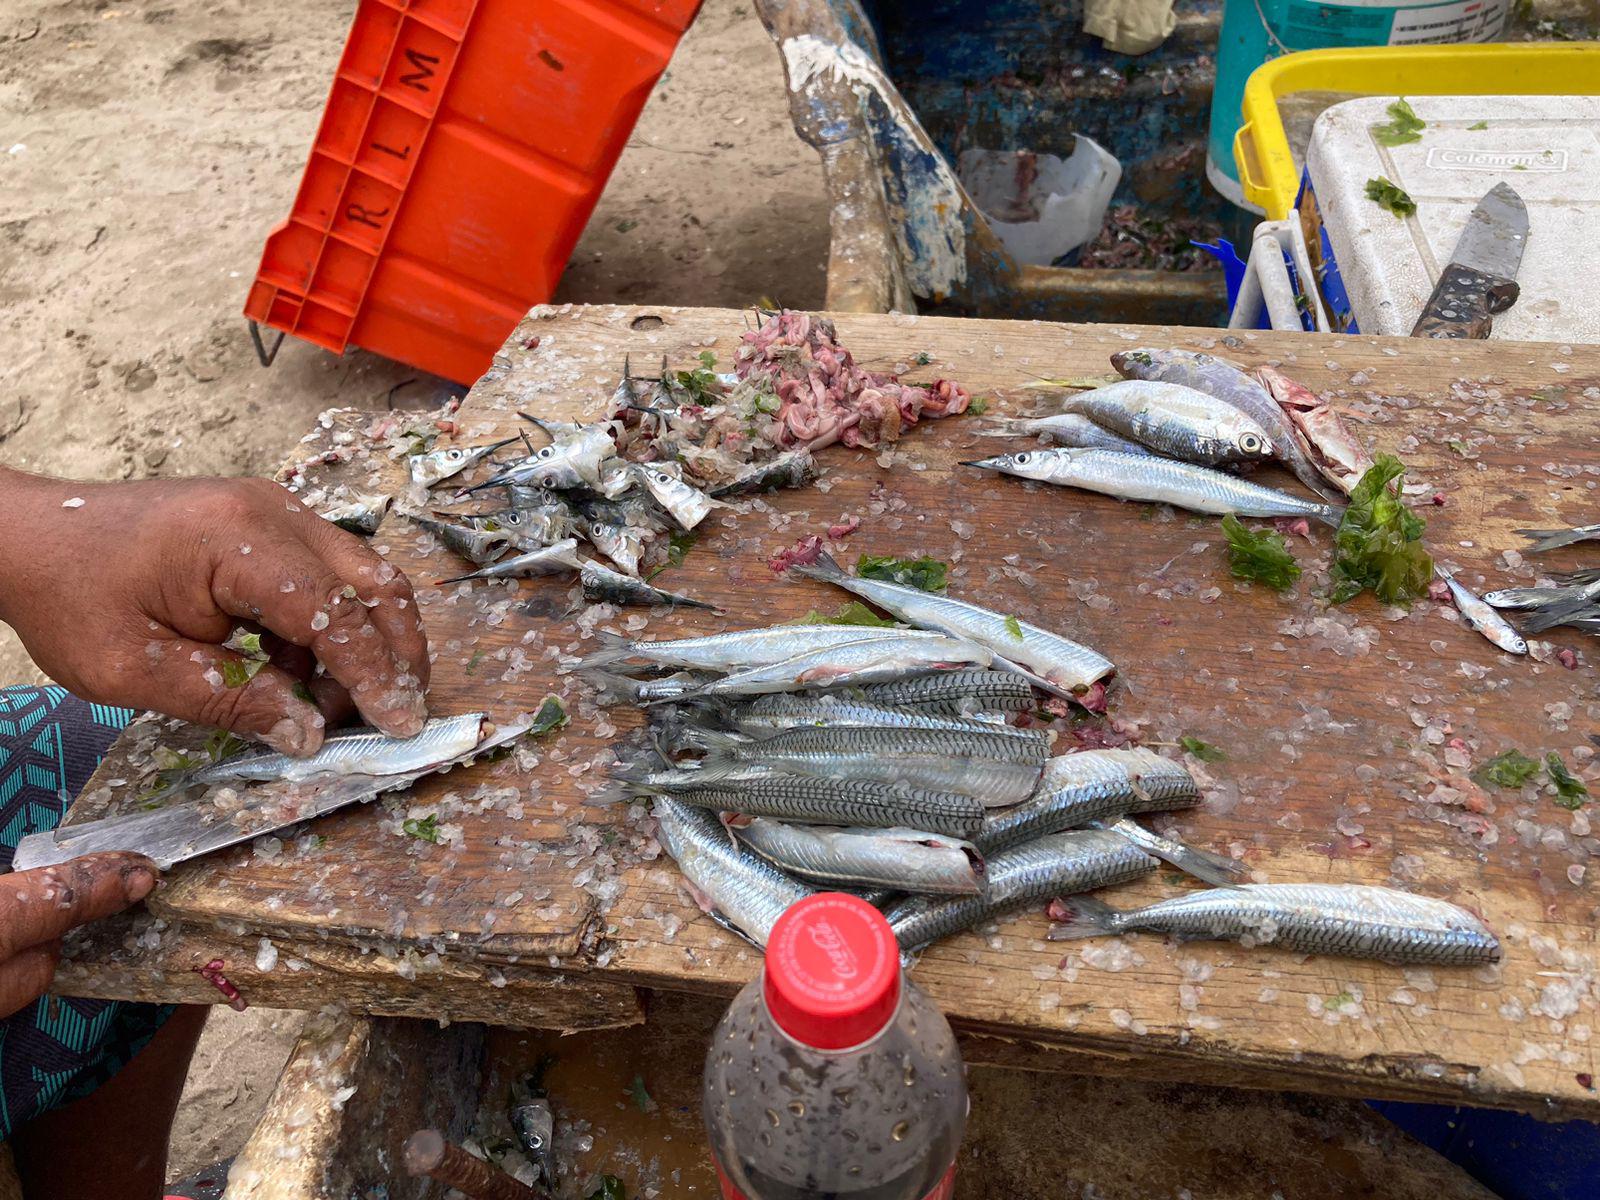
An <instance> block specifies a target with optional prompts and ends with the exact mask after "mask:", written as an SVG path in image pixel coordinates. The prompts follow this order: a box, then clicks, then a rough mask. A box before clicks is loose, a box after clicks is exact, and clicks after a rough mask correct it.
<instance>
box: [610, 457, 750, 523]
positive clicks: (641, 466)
mask: <svg viewBox="0 0 1600 1200" xmlns="http://www.w3.org/2000/svg"><path fill="white" fill-rule="evenodd" d="M633 475H634V477H635V478H636V479H638V480H640V481H641V482H643V484H644V486H645V490H646V491H648V492H649V493H650V495H651V496H652V497H654V498H655V502H656V503H657V504H659V505H661V507H662V508H664V509H666V510H667V513H668V514H669V515H670V516H671V517H672V519H673V520H674V521H676V522H677V523H678V526H679V528H682V529H693V528H695V527H696V526H697V525H699V524H700V522H701V521H704V520H705V519H706V518H707V517H708V516H710V515H711V510H712V509H713V508H726V507H727V506H726V505H725V504H722V503H721V502H720V501H717V500H713V499H712V498H711V497H710V496H708V495H706V494H705V493H704V492H702V491H701V490H700V489H699V488H697V487H694V486H692V485H690V484H687V483H685V482H684V481H683V480H682V479H679V478H678V477H677V476H675V475H673V474H672V473H671V472H670V471H667V470H664V469H663V468H662V466H661V465H660V464H659V463H635V464H634V465H633Z"/></svg>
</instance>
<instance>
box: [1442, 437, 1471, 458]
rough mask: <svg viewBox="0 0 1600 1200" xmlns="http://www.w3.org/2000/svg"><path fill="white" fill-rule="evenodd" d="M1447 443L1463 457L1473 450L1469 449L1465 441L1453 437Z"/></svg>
mask: <svg viewBox="0 0 1600 1200" xmlns="http://www.w3.org/2000/svg"><path fill="white" fill-rule="evenodd" d="M1445 445H1446V446H1449V447H1450V449H1452V450H1454V451H1455V452H1456V453H1457V454H1459V455H1461V457H1462V458H1465V457H1466V456H1467V455H1468V454H1471V453H1472V451H1471V450H1470V449H1468V447H1467V444H1466V443H1465V442H1458V441H1455V440H1454V439H1452V440H1450V441H1448V442H1446V443H1445Z"/></svg>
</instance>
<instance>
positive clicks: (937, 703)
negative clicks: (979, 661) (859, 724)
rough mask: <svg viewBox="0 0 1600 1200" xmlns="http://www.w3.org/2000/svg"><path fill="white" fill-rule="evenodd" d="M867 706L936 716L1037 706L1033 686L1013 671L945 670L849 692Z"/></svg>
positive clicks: (1026, 709)
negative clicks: (881, 705)
mask: <svg viewBox="0 0 1600 1200" xmlns="http://www.w3.org/2000/svg"><path fill="white" fill-rule="evenodd" d="M850 694H852V695H855V696H859V697H860V699H861V700H863V701H864V702H866V703H868V704H886V705H892V706H893V707H895V708H908V709H911V710H913V711H914V712H920V713H931V714H936V715H940V716H947V717H956V716H966V715H968V714H971V713H976V712H990V711H994V712H1007V713H1018V712H1027V711H1029V710H1030V709H1032V708H1033V707H1034V705H1035V704H1036V703H1037V701H1036V699H1035V697H1034V694H1033V685H1032V684H1030V683H1029V682H1028V681H1027V679H1026V678H1024V677H1023V676H1021V675H1019V674H1017V673H1016V672H1015V671H987V670H980V671H946V672H944V673H943V674H939V675H919V676H916V677H915V678H911V679H895V680H891V681H890V682H888V683H874V684H870V685H868V686H867V687H863V688H855V689H851V693H850Z"/></svg>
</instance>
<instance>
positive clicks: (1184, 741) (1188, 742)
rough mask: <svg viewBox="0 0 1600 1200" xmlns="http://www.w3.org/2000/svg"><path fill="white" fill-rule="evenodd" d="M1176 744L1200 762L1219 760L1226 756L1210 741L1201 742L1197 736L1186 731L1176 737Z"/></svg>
mask: <svg viewBox="0 0 1600 1200" xmlns="http://www.w3.org/2000/svg"><path fill="white" fill-rule="evenodd" d="M1178 745H1180V746H1182V747H1183V748H1184V750H1185V751H1187V752H1188V753H1190V754H1192V755H1194V756H1195V757H1196V758H1198V759H1199V760H1200V761H1201V762H1221V761H1222V760H1223V759H1225V758H1227V757H1228V756H1227V755H1226V754H1224V753H1223V752H1222V751H1221V750H1219V749H1217V748H1216V747H1215V746H1213V745H1212V744H1211V743H1210V742H1202V741H1201V740H1200V739H1199V738H1197V737H1194V736H1192V735H1191V734H1187V733H1186V734H1184V735H1183V736H1182V737H1181V738H1179V739H1178Z"/></svg>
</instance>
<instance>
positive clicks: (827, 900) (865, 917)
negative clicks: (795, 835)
mask: <svg viewBox="0 0 1600 1200" xmlns="http://www.w3.org/2000/svg"><path fill="white" fill-rule="evenodd" d="M761 992H762V996H763V998H764V999H765V1000H766V1002H767V1011H768V1012H769V1013H770V1014H772V1019H773V1021H774V1022H775V1023H776V1024H777V1026H778V1028H779V1029H781V1030H783V1031H784V1032H785V1033H787V1034H788V1035H789V1036H790V1037H792V1038H794V1040H795V1041H797V1042H800V1043H801V1044H802V1045H806V1046H812V1047H814V1048H816V1049H818V1050H843V1049H846V1048H847V1047H850V1046H859V1045H860V1044H861V1043H862V1042H865V1041H867V1040H869V1039H870V1038H872V1037H874V1036H875V1035H876V1034H877V1033H878V1032H879V1031H880V1030H882V1029H883V1027H884V1026H885V1025H887V1024H888V1023H889V1021H890V1020H891V1019H893V1017H894V1012H895V1008H896V1006H898V1005H899V1003H900V947H899V946H898V945H897V944H896V943H895V940H894V932H893V930H891V929H890V928H889V922H888V921H885V920H884V919H883V914H882V913H880V912H879V911H878V910H877V909H875V908H873V907H872V905H870V904H868V903H867V902H866V901H865V900H863V899H861V898H860V897H859V896H849V895H846V894H844V893H842V892H823V893H821V894H819V895H816V896H807V897H806V898H805V899H804V900H801V901H799V902H798V903H796V904H792V905H790V906H789V908H788V910H787V911H786V912H785V913H784V914H783V915H782V916H781V917H779V918H778V920H777V923H776V924H774V925H773V927H772V936H771V937H769V938H768V939H767V962H766V967H765V968H764V969H763V971H762V985H761Z"/></svg>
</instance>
